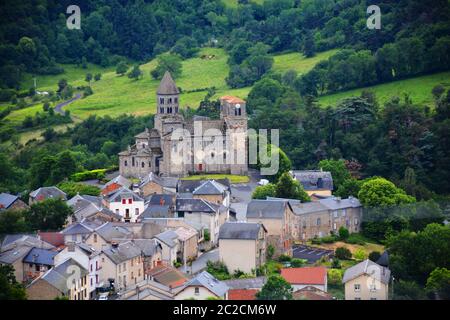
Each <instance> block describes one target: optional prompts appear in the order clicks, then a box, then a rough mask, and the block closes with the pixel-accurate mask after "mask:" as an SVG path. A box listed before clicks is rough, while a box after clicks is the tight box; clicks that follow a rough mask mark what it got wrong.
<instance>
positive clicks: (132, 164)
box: [131, 157, 134, 167]
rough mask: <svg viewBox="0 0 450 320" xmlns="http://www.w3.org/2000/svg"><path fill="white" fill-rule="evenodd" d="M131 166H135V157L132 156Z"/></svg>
mask: <svg viewBox="0 0 450 320" xmlns="http://www.w3.org/2000/svg"><path fill="white" fill-rule="evenodd" d="M131 166H132V167H134V157H132V158H131Z"/></svg>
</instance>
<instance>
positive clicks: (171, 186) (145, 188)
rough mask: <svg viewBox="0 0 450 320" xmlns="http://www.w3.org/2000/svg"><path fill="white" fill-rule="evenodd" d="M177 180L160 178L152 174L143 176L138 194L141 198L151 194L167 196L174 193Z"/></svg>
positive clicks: (174, 178)
mask: <svg viewBox="0 0 450 320" xmlns="http://www.w3.org/2000/svg"><path fill="white" fill-rule="evenodd" d="M177 183H178V178H176V177H160V176H158V175H156V174H155V173H153V172H150V173H149V174H147V175H145V176H144V178H143V179H141V181H140V183H139V185H138V188H139V193H140V195H141V196H143V197H148V196H150V195H152V194H168V195H173V194H175V193H176V187H177Z"/></svg>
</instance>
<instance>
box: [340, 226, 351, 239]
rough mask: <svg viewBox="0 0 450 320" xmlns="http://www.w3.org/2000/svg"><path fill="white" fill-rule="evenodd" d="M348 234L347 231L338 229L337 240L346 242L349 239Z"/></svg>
mask: <svg viewBox="0 0 450 320" xmlns="http://www.w3.org/2000/svg"><path fill="white" fill-rule="evenodd" d="M349 235H350V233H349V232H348V229H347V228H345V227H340V228H339V238H340V239H341V240H347V239H348V237H349Z"/></svg>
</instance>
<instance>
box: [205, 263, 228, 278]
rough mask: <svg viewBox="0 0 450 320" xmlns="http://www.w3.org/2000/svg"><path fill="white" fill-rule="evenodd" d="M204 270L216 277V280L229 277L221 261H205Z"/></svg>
mask: <svg viewBox="0 0 450 320" xmlns="http://www.w3.org/2000/svg"><path fill="white" fill-rule="evenodd" d="M206 271H208V272H209V273H210V274H211V275H213V276H214V277H216V278H217V279H218V280H228V279H231V275H230V273H229V272H228V268H227V266H226V265H225V264H224V263H223V262H221V261H215V262H214V261H210V260H209V261H208V262H206Z"/></svg>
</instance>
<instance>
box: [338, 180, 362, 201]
mask: <svg viewBox="0 0 450 320" xmlns="http://www.w3.org/2000/svg"><path fill="white" fill-rule="evenodd" d="M362 184H363V181H361V180H356V179H353V178H350V179H346V180H344V182H343V183H342V184H341V185H340V186H339V187H338V188H337V190H336V192H335V193H334V194H335V195H336V196H338V197H341V198H348V197H350V196H353V197H357V196H358V192H359V190H361V185H362ZM335 189H336V188H335Z"/></svg>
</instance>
